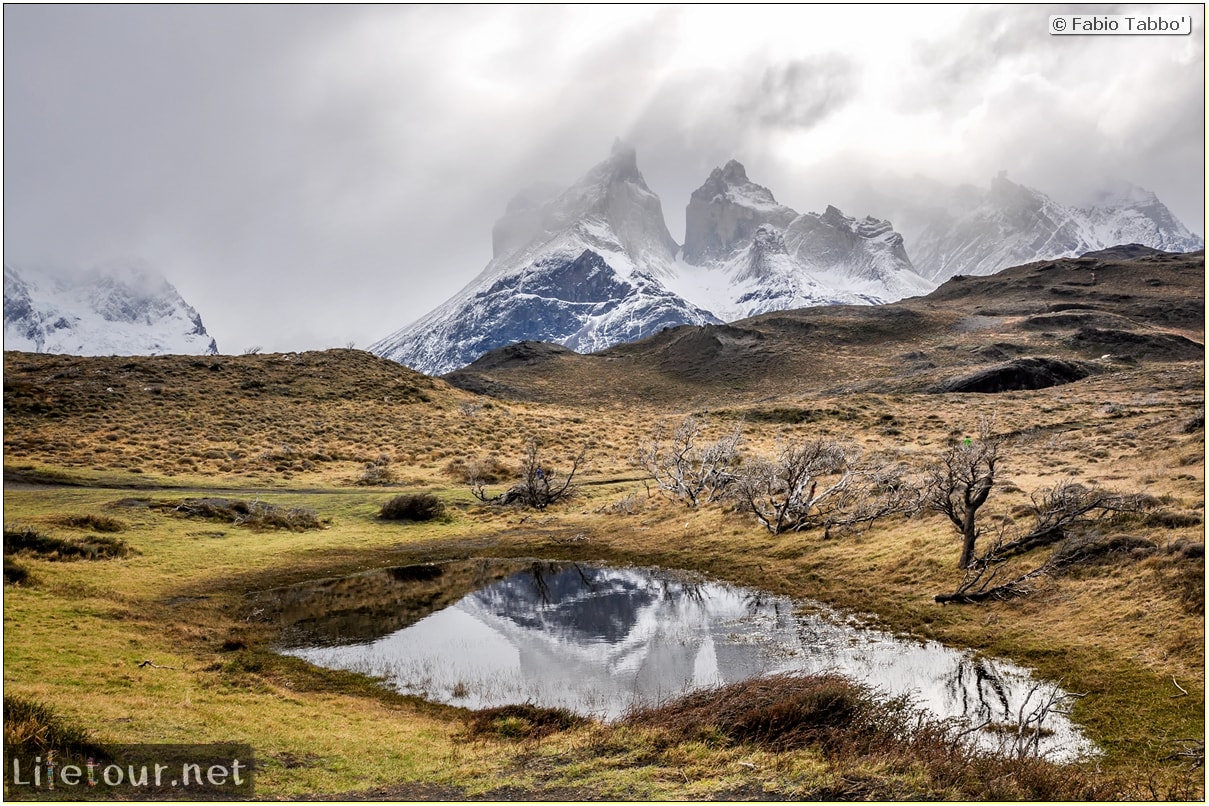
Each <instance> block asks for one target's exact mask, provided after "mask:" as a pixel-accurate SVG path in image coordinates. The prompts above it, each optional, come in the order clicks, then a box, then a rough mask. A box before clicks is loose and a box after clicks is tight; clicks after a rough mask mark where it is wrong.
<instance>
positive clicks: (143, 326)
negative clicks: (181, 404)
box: [4, 263, 218, 355]
mask: <svg viewBox="0 0 1209 806" xmlns="http://www.w3.org/2000/svg"><path fill="white" fill-rule="evenodd" d="M4 349H5V350H23V351H27V352H36V353H65V354H69V355H169V354H171V355H203V354H204V355H213V354H216V353H217V352H218V345H217V344H216V343H215V341H214V339H213V338H211V337H210V334H209V333H207V332H206V328H205V326H204V325H203V324H202V320H201V316H200V315H198V313H197V311H196V310H194V309H193V307H192V306H190V305H189V304H188V303H186V302H185V301H184V299H182V298H181V296H180V294H179V293H178V292H177V290H176V289H175V288H174V287H173V286H172V284H171V283H169V282H168V281H167V280H166V279H164V277H163V276H162V275H160V274H159V273H158V272H155V271H154V270H152V269H150V268H149V267H147V266H145V265H143V264H140V263H126V264H113V265H109V266H104V267H100V268H96V269H92V270H90V271H86V272H78V273H74V274H69V273H59V272H56V273H47V272H35V271H32V270H29V269H17V268H16V267H14V266H10V265H8V264H5V266H4Z"/></svg>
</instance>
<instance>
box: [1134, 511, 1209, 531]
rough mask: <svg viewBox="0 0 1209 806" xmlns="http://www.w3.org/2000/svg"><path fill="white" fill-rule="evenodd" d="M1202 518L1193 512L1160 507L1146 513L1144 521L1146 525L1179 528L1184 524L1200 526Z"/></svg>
mask: <svg viewBox="0 0 1209 806" xmlns="http://www.w3.org/2000/svg"><path fill="white" fill-rule="evenodd" d="M1201 521H1202V518H1201V516H1200V515H1198V514H1197V513H1195V512H1188V511H1181V510H1173V509H1160V510H1156V511H1155V512H1151V513H1149V514H1148V515H1146V519H1145V521H1144V523H1145V524H1146V525H1147V526H1161V527H1163V528H1164V529H1181V528H1183V527H1185V526H1200V524H1201Z"/></svg>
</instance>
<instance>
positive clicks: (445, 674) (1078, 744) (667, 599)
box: [259, 560, 1095, 760]
mask: <svg viewBox="0 0 1209 806" xmlns="http://www.w3.org/2000/svg"><path fill="white" fill-rule="evenodd" d="M259 605H260V607H259V612H260V613H262V614H263V617H265V618H269V619H271V620H273V621H275V622H277V623H278V624H279V625H280V627H281V636H282V637H281V644H280V645H279V647H278V649H279V651H281V652H283V653H285V654H289V655H293V656H296V657H299V658H303V659H305V660H307V661H309V662H311V663H314V664H317V665H319V666H324V667H328V668H335V669H346V670H350V671H356V672H361V673H364V674H367V675H371V676H375V677H379V678H382V679H383V680H384V681H386V682H387V683H388V684H389V685H391V686H393V687H394V688H396V689H397V690H399V691H401V692H404V693H408V694H416V695H419V696H422V697H425V698H427V699H430V700H435V701H439V702H444V703H450V704H454V705H462V706H466V707H469V708H484V707H490V706H496V705H505V704H510V703H524V702H531V703H534V704H537V705H542V706H550V707H566V708H570V709H572V710H574V711H577V712H579V713H583V714H588V715H592V716H598V717H601V718H604V719H610V718H615V717H617V716H619V715H621V714H623V713H624V712H625V711H626V710H627V709H629V708H631V707H633V706H636V705H643V704H653V703H658V702H660V701H662V700H665V699H668V698H671V697H675V696H677V695H680V694H683V693H685V692H687V691H690V690H694V689H699V688H703V687H710V686H717V685H722V684H726V683H732V682H735V681H738V680H743V679H746V678H749V677H752V676H756V675H762V674H768V673H772V672H787V671H796V672H807V673H812V672H822V671H836V672H839V673H841V674H844V675H847V676H848V677H851V678H854V679H856V680H860V681H863V682H866V683H868V684H870V685H872V686H873V687H875V688H877V689H880V690H882V691H884V692H886V693H889V694H891V695H897V694H909V695H911V696H912V698H913V699H914V700H915V702H916V703H917V704H918V705H920V706H921V707H923V708H926V709H927V710H929V711H931V712H932V713H934V714H936V715H938V716H941V717H945V718H958V719H961V720H963V721H965V722H966V723H968V724H969V725H970V726H971V727H973V726H976V725H983V724H984V723H985V725H986V728H985V729H983V730H980V731H977V732H976V733H975V735H976V736H978V737H979V741H980V742H982V743H983V744H985V745H987V746H997V745H1002V744H1003V743H1005V742H1009V741H1015V740H1016V739H1017V737H1018V735H1019V733H1018V732H1009V731H1007V730H1005V728H1008V727H1012V726H1019V725H1021V724H1022V723H1024V722H1026V721H1027V720H1028V718H1029V717H1030V715H1036V714H1038V713H1040V709H1044V712H1045V718H1044V722H1043V724H1042V728H1043V730H1041V731H1040V732H1032V733H1031V734H1030V735H1032V736H1033V737H1035V738H1036V739H1037V740H1039V742H1040V750H1041V751H1042V752H1044V753H1046V754H1047V755H1048V756H1049V757H1051V758H1054V759H1056V760H1062V759H1070V758H1073V757H1077V756H1079V755H1084V754H1089V753H1094V752H1095V748H1094V746H1093V745H1092V744H1091V743H1090V742H1089V741H1087V739H1085V738H1084V737H1083V736H1082V735H1081V734H1080V733H1079V731H1078V728H1077V727H1076V726H1075V725H1073V724H1072V723H1071V722H1070V721H1069V720H1068V719H1067V718H1066V717H1065V716H1064V715H1063V714H1062V713H1060V712H1059V711H1060V710H1061V708H1062V706H1063V704H1064V703H1065V697H1064V694H1063V692H1062V691H1061V690H1060V689H1058V688H1057V687H1056V686H1055V685H1054V684H1052V683H1048V682H1045V681H1039V680H1037V679H1035V678H1034V677H1033V675H1032V674H1031V673H1030V672H1029V671H1028V670H1027V669H1024V668H1021V667H1019V666H1015V665H1013V664H1010V663H1006V662H1003V661H998V660H992V659H987V658H980V657H978V656H975V655H974V654H973V653H971V652H964V651H959V650H953V649H949V648H946V647H944V646H942V645H940V644H938V643H936V642H922V641H918V640H912V639H903V638H897V637H894V636H892V635H889V634H887V633H885V632H880V631H877V630H870V629H865V628H862V627H861V626H860V625H859V624H857V623H855V622H854V621H853V620H851V619H846V618H844V617H842V616H840V615H838V614H836V613H834V612H832V611H830V610H828V609H826V608H823V607H821V606H819V605H817V604H814V603H810V602H802V601H797V600H792V599H789V598H786V597H779V596H771V595H767V594H763V593H760V592H758V591H754V590H750V589H745V588H739V587H734V586H730V585H724V584H720V583H717V582H712V581H708V580H703V579H701V578H698V577H694V576H692V575H690V574H686V573H683V572H675V571H666V570H655V569H641V568H608V567H600V566H593V565H586V564H582V563H574V564H573V563H547V562H534V561H516V560H498V561H491V560H472V561H464V562H459V563H446V564H442V565H424V566H408V567H405V568H392V569H384V570H381V571H375V572H368V573H364V574H358V575H355V576H351V577H345V578H342V579H334V580H323V581H321V582H317V583H309V584H307V585H301V586H294V587H290V588H280V589H276V590H274V591H266V592H265V593H263V594H262V595H261V596H260V602H259ZM1047 706H1055V708H1049V707H1047Z"/></svg>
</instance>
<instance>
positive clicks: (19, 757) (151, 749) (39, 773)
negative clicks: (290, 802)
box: [4, 744, 255, 800]
mask: <svg viewBox="0 0 1209 806" xmlns="http://www.w3.org/2000/svg"><path fill="white" fill-rule="evenodd" d="M254 766H255V763H254V760H253V758H252V748H251V747H250V746H248V745H244V744H129V745H107V746H105V747H103V748H96V751H95V752H93V753H89V754H88V755H81V756H77V755H76V754H71V755H67V754H63V753H57V752H55V751H53V750H50V751H46V752H43V753H28V752H26V753H21V752H13V753H8V754H6V758H5V760H4V794H5V797H6V798H8V799H13V800H24V799H32V798H36V799H37V800H48V799H53V800H58V799H60V798H61V799H63V800H81V799H84V800H92V799H98V800H108V799H111V798H120V799H125V800H146V799H157V800H161V799H186V800H197V799H225V800H232V799H244V798H249V797H251V796H252V777H253V769H254Z"/></svg>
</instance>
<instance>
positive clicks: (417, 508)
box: [378, 493, 445, 521]
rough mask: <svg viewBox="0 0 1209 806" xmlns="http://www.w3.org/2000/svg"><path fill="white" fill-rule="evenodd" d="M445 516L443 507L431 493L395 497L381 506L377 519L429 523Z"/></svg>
mask: <svg viewBox="0 0 1209 806" xmlns="http://www.w3.org/2000/svg"><path fill="white" fill-rule="evenodd" d="M444 515H445V505H444V504H443V503H441V500H440V499H439V498H437V497H436V496H435V495H433V494H432V493H412V494H407V495H396V496H395V497H394V498H392V499H390V500H389V501H387V502H386V503H385V504H383V505H382V509H381V510H379V512H378V517H379V518H382V519H384V520H392V521H431V520H435V519H436V518H440V517H443V516H444Z"/></svg>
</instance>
